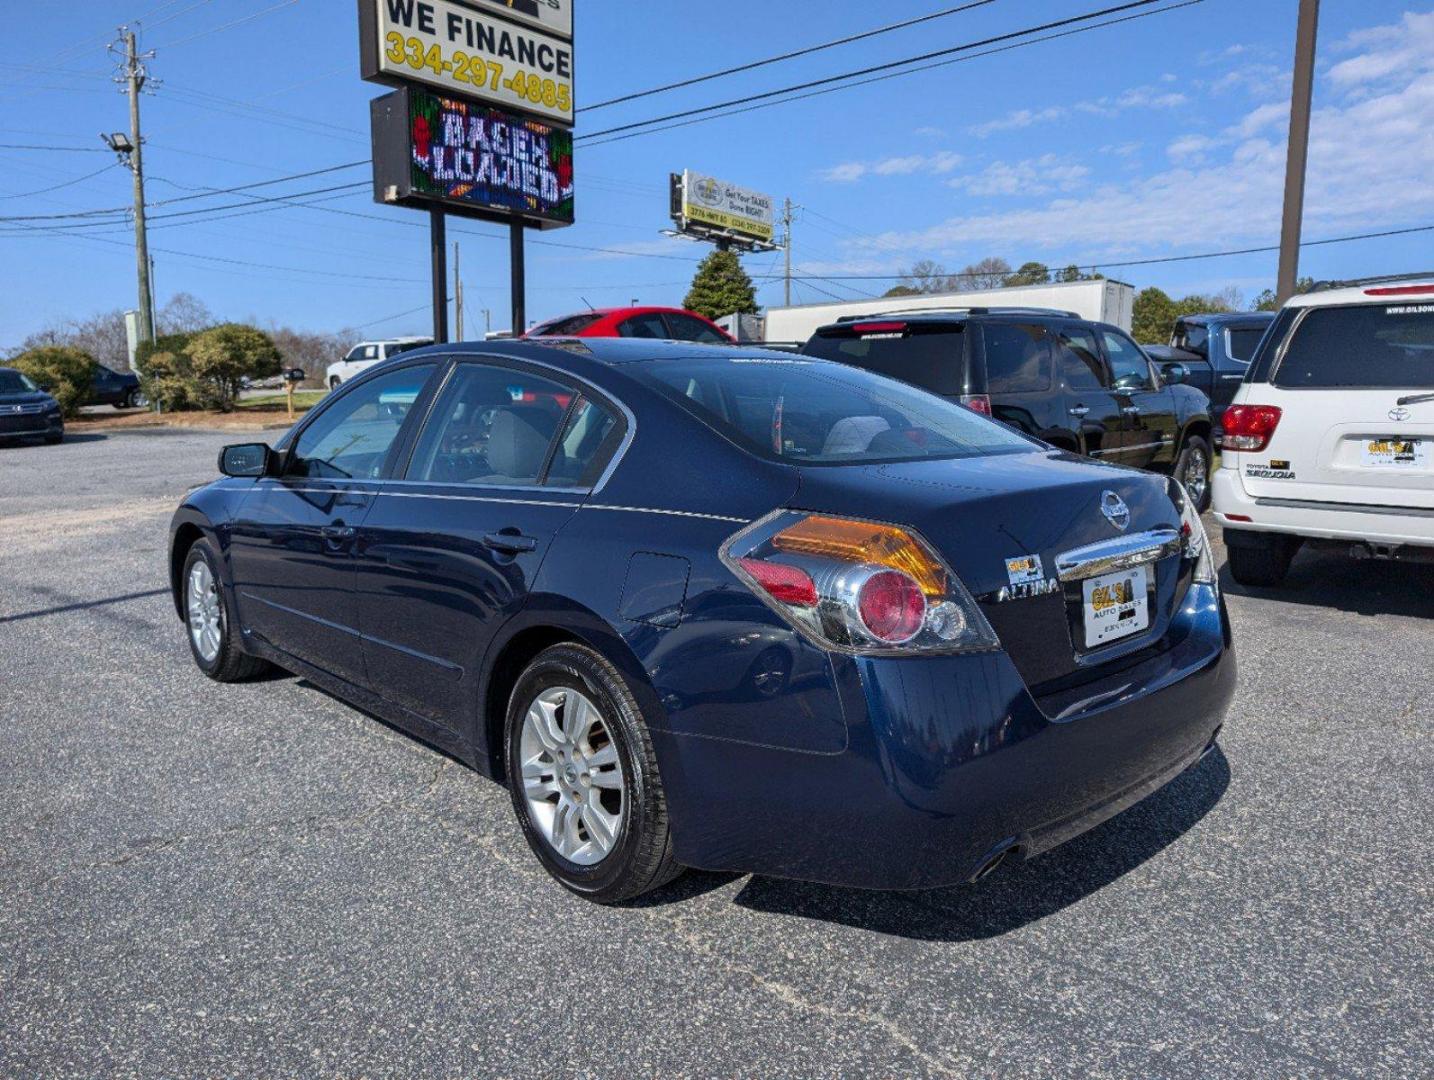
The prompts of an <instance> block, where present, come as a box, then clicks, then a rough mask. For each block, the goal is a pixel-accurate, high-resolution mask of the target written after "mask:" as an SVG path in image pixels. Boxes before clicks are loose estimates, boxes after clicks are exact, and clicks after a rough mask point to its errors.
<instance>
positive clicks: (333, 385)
mask: <svg viewBox="0 0 1434 1080" xmlns="http://www.w3.org/2000/svg"><path fill="white" fill-rule="evenodd" d="M338 388H339V377H338V376H337V375H330V376H329V389H330V390H337V389H338Z"/></svg>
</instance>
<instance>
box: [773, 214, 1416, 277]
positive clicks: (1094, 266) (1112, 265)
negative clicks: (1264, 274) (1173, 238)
mask: <svg viewBox="0 0 1434 1080" xmlns="http://www.w3.org/2000/svg"><path fill="white" fill-rule="evenodd" d="M1426 232H1434V225H1414V226H1411V227H1410V228H1407V229H1384V230H1381V231H1379V232H1367V233H1355V234H1354V235H1352V236H1331V237H1327V238H1326V239H1324V240H1306V241H1304V242H1303V243H1302V244H1300V247H1324V246H1325V245H1328V244H1348V243H1351V242H1353V241H1356V240H1382V239H1384V238H1386V237H1390V236H1412V235H1414V234H1415V233H1426ZM1279 250H1280V246H1279V245H1278V244H1270V245H1266V246H1263V247H1249V248H1235V249H1231V250H1229V251H1203V252H1200V253H1199V254H1197V255H1164V256H1161V257H1159V258H1154V259H1126V260H1123V261H1121V262H1098V263H1087V264H1085V265H1076V266H1075V269H1076V270H1079V271H1082V272H1085V273H1093V272H1095V271H1097V270H1115V269H1126V268H1128V267H1132V266H1160V265H1163V264H1167V263H1182V262H1196V261H1198V260H1201V259H1225V258H1233V257H1234V256H1237V255H1266V254H1268V253H1270V252H1272V251H1279ZM1072 265H1074V264H1072ZM809 276H811V277H813V278H815V279H816V280H817V281H895V280H897V279H899V278H903V277H906V276H907V275H906V274H905V273H895V274H825V275H821V276H818V275H814V274H813V275H809ZM986 276H988V275H987V274H984V273H982V274H965V273H962V274H943V275H942V277H945V278H947V279H951V278H978V277H986ZM760 277H761V278H762V279H763V280H772V281H780V280H781V275H774V274H764V275H760ZM793 280H805V279H797V278H794V279H793Z"/></svg>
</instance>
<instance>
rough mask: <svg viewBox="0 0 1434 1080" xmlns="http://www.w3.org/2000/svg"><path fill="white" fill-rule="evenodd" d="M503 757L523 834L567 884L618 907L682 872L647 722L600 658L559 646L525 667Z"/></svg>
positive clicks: (511, 702) (514, 695)
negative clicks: (674, 854) (674, 845)
mask: <svg viewBox="0 0 1434 1080" xmlns="http://www.w3.org/2000/svg"><path fill="white" fill-rule="evenodd" d="M504 757H505V760H506V762H507V769H508V780H509V782H508V788H509V791H510V793H511V795H512V798H513V808H514V810H515V812H516V813H517V815H518V821H519V824H520V825H521V827H522V830H523V836H524V838H525V839H526V840H527V841H528V846H529V847H531V848H532V850H533V854H534V855H536V856H537V858H538V861H539V862H541V863H542V864H543V867H544V869H546V870H547V871H548V873H549V874H551V875H552V876H553V877H554V878H556V879H557V881H558V882H559V883H560V884H561V885H563V887H564V888H567V889H568V890H570V891H571V892H574V893H576V894H577V895H579V896H581V897H583V898H584V899H587V900H591V901H593V902H595V903H599V904H613V903H618V902H621V901H624V900H631V899H632V898H633V897H636V896H640V895H642V894H643V893H646V892H650V891H651V890H653V889H656V888H659V887H661V886H663V885H665V884H667V883H668V882H670V881H672V880H673V879H674V878H676V877H677V876H678V875H679V874H681V873H682V867H681V865H679V864H678V863H677V862H676V860H675V859H674V857H673V850H672V830H671V828H670V823H669V820H668V815H667V799H666V795H665V793H664V791H663V786H662V778H661V776H660V775H659V773H658V769H657V757H656V754H655V753H654V751H653V747H652V738H651V736H650V735H649V733H648V729H647V722H646V720H645V719H644V718H643V715H642V710H641V707H640V706H639V705H638V703H637V700H636V698H634V696H633V694H632V691H631V690H630V689H629V687H628V684H627V682H626V681H625V680H624V679H623V677H622V675H621V673H619V672H618V670H617V669H616V668H615V667H613V665H612V664H610V663H609V662H608V661H607V660H606V659H605V658H604V657H603V656H601V655H600V654H599V653H597V652H594V651H593V650H592V649H589V648H587V647H585V646H582V645H575V644H563V645H555V646H553V647H551V648H549V649H546V650H544V651H543V652H542V653H540V654H539V655H538V656H537V657H536V658H535V659H534V660H533V662H532V663H531V664H529V665H528V667H527V668H526V670H524V672H523V674H522V675H520V676H519V678H518V681H517V684H516V685H515V686H514V688H513V693H512V695H511V696H510V698H509V702H508V711H507V717H506V726H505V736H504ZM525 773H526V775H525ZM614 822H615V824H614Z"/></svg>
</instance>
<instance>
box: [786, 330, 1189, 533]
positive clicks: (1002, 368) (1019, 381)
mask: <svg viewBox="0 0 1434 1080" xmlns="http://www.w3.org/2000/svg"><path fill="white" fill-rule="evenodd" d="M802 352H803V353H804V354H806V355H808V356H818V357H821V358H822V359H825V360H836V361H839V362H841V363H843V364H851V365H854V366H856V367H860V368H865V369H867V370H868V371H875V372H879V373H880V374H882V375H889V376H892V377H893V378H897V379H901V380H903V381H905V382H909V383H913V384H915V385H916V386H920V387H923V388H925V389H927V390H930V391H932V392H934V393H937V394H940V395H941V396H942V397H945V398H949V399H950V400H952V401H960V402H962V403H964V404H966V405H968V406H970V407H971V408H973V409H975V410H976V411H978V412H984V413H987V414H988V415H991V416H994V417H995V418H996V419H998V420H1003V421H1005V422H1006V423H1008V424H1010V425H1011V426H1012V427H1016V428H1019V429H1020V430H1021V431H1024V432H1026V433H1027V434H1030V435H1034V436H1036V437H1037V438H1038V439H1043V440H1045V441H1046V442H1048V443H1050V444H1051V445H1052V446H1056V447H1059V448H1061V449H1063V450H1070V451H1073V452H1075V453H1079V454H1086V455H1089V456H1090V457H1094V458H1099V459H1100V460H1102V461H1110V462H1115V463H1117V464H1121V465H1133V466H1135V467H1137V468H1141V469H1152V470H1155V471H1158V472H1163V473H1167V474H1170V475H1174V476H1178V477H1179V478H1180V479H1181V480H1182V481H1183V482H1184V483H1185V486H1186V487H1187V488H1189V489H1190V493H1191V495H1192V496H1193V497H1194V498H1195V501H1196V504H1197V505H1198V506H1199V507H1200V509H1201V510H1204V509H1206V507H1207V506H1208V505H1209V500H1210V464H1211V454H1210V400H1209V398H1207V397H1206V396H1205V395H1204V394H1203V393H1201V392H1200V391H1199V390H1196V389H1195V388H1194V387H1190V386H1179V385H1173V384H1172V383H1170V382H1169V381H1168V380H1164V379H1162V378H1161V376H1160V374H1159V373H1158V372H1157V371H1156V370H1155V367H1154V365H1153V364H1152V363H1151V362H1150V358H1149V357H1148V356H1146V355H1145V353H1144V352H1143V351H1142V350H1141V348H1140V346H1139V345H1137V344H1136V343H1135V342H1134V341H1132V340H1131V338H1130V336H1129V335H1128V334H1127V333H1125V331H1123V330H1121V329H1120V328H1119V327H1115V326H1111V325H1109V324H1108V323H1097V322H1087V321H1085V320H1084V319H1081V318H1079V317H1077V316H1075V315H1072V314H1070V313H1067V312H1059V311H1047V310H1044V309H1014V308H971V309H969V310H968V309H957V310H950V311H933V312H906V313H893V314H890V315H863V316H860V317H854V318H847V319H843V320H841V321H840V322H836V323H833V324H832V325H830V326H823V327H822V328H821V329H819V330H818V331H817V332H816V333H815V334H813V335H812V337H811V340H810V341H808V342H807V343H806V345H804V346H803V347H802Z"/></svg>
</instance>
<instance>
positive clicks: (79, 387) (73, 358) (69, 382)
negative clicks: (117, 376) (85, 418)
mask: <svg viewBox="0 0 1434 1080" xmlns="http://www.w3.org/2000/svg"><path fill="white" fill-rule="evenodd" d="M8 363H9V365H10V366H11V367H13V368H16V369H17V370H19V371H22V372H24V373H25V374H26V375H28V376H30V378H31V379H32V380H33V381H34V382H36V383H37V384H38V385H39V386H41V387H42V388H43V389H45V390H48V391H49V392H50V393H51V394H53V395H54V396H55V400H56V401H58V402H59V403H60V408H61V409H62V410H64V413H65V415H66V416H74V415H76V414H77V413H78V412H79V411H80V406H81V405H83V404H84V403H85V402H86V401H87V400H89V396H90V387H91V384H92V383H93V382H94V380H95V358H94V357H93V356H91V355H90V354H89V353H87V352H85V351H84V350H83V349H75V348H71V347H70V346H67V345H42V346H40V347H39V348H35V349H30V350H29V351H27V352H22V353H21V354H20V355H19V356H16V357H15V358H14V359H12V360H10V361H9V362H8Z"/></svg>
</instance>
